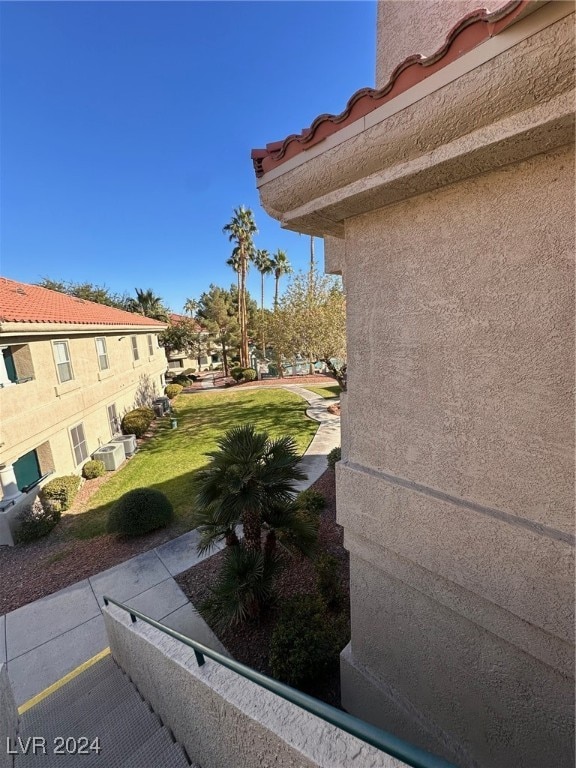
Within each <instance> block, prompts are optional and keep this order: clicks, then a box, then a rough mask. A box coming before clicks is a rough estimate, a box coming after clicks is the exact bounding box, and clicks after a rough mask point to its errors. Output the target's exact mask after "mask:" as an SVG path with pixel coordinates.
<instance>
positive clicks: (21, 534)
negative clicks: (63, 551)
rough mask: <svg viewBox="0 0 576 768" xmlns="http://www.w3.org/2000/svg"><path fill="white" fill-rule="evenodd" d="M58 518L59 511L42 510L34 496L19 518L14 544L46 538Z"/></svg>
mask: <svg viewBox="0 0 576 768" xmlns="http://www.w3.org/2000/svg"><path fill="white" fill-rule="evenodd" d="M60 517H61V513H60V512H59V511H55V510H52V511H51V510H46V509H44V507H43V506H42V502H41V501H40V499H39V497H38V496H36V498H35V499H34V501H33V502H32V504H31V505H30V506H29V507H26V509H25V510H24V511H23V512H21V514H20V516H19V520H18V522H19V528H18V529H17V531H16V543H17V544H24V543H26V542H28V541H36V539H40V538H42V536H47V535H48V534H49V533H50V531H51V530H52V528H54V526H55V525H56V524H57V523H58V521H59V520H60Z"/></svg>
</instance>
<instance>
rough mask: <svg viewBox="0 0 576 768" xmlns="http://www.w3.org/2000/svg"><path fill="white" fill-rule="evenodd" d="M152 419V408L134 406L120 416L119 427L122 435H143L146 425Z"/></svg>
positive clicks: (148, 424) (150, 422)
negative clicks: (131, 409)
mask: <svg viewBox="0 0 576 768" xmlns="http://www.w3.org/2000/svg"><path fill="white" fill-rule="evenodd" d="M153 421H154V411H153V410H152V408H135V409H134V410H133V411H128V413H127V414H125V415H124V417H123V418H122V422H121V423H120V428H121V430H122V434H124V435H136V437H143V436H144V435H145V434H146V432H147V431H148V427H149V426H150V424H152V422H153Z"/></svg>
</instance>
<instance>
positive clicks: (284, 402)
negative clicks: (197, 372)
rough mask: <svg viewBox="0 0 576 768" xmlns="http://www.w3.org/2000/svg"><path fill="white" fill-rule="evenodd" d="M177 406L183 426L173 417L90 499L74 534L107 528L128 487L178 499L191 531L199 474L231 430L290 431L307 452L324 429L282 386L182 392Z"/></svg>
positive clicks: (182, 520)
mask: <svg viewBox="0 0 576 768" xmlns="http://www.w3.org/2000/svg"><path fill="white" fill-rule="evenodd" d="M173 405H174V407H175V409H176V411H177V418H178V429H176V430H172V429H171V428H170V419H168V418H166V419H163V420H162V421H161V422H160V425H159V429H158V431H157V432H156V434H155V435H154V437H152V438H151V439H150V440H148V441H147V442H146V443H145V444H144V445H143V446H142V447H141V448H140V450H139V451H138V453H137V454H136V455H135V456H134V458H132V459H130V461H129V462H128V463H127V464H126V466H125V467H123V468H122V469H121V470H119V471H118V472H117V473H116V474H114V475H113V476H112V477H111V478H110V480H109V481H108V482H106V483H104V485H102V486H101V487H100V488H99V489H98V491H97V492H96V493H95V494H94V496H93V497H92V498H91V499H90V502H89V503H90V509H88V510H87V511H85V512H82V513H79V514H77V515H75V516H73V520H72V522H71V528H70V533H71V535H72V536H74V537H76V538H79V539H89V538H92V537H94V536H99V535H101V534H103V533H105V531H106V520H107V518H108V511H109V509H110V506H111V505H112V504H113V503H114V502H115V501H116V500H117V499H119V498H120V497H121V496H122V495H123V494H125V493H126V492H127V491H130V490H132V489H133V488H141V487H143V486H146V487H151V488H156V489H158V490H159V491H162V493H165V494H166V496H168V498H169V499H170V501H171V502H172V505H173V507H174V513H175V523H174V526H175V528H176V531H177V532H178V533H180V532H184V531H186V530H189V529H190V525H191V514H192V504H191V497H192V494H193V480H194V473H195V472H196V471H197V470H198V469H200V468H201V467H203V466H205V465H206V463H207V459H206V455H205V454H206V453H207V452H208V451H211V450H213V449H214V448H215V447H216V440H217V438H218V437H220V436H221V435H222V434H223V433H224V432H225V431H226V430H228V429H230V428H231V427H234V426H239V425H241V424H247V423H248V424H254V425H255V426H256V428H257V429H258V430H260V431H265V432H268V434H269V435H270V436H271V437H282V436H284V435H290V436H291V437H293V438H294V440H295V441H296V445H297V447H298V450H299V451H300V453H304V451H305V450H306V448H307V447H308V444H309V443H310V440H311V439H312V438H313V437H314V434H315V432H316V430H317V428H318V425H317V424H316V422H313V421H311V420H310V419H308V418H307V417H306V415H305V410H306V408H307V407H308V405H307V403H306V402H305V401H304V400H303V399H302V398H301V397H298V395H295V394H293V393H291V392H286V391H285V390H280V389H271V390H252V391H247V390H244V391H243V392H224V393H206V394H204V393H203V394H188V395H179V396H178V397H177V398H176V399H175V400H174V401H173Z"/></svg>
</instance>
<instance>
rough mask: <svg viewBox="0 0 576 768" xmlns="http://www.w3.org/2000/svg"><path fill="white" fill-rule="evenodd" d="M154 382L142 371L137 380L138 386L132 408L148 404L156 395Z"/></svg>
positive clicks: (156, 390)
mask: <svg viewBox="0 0 576 768" xmlns="http://www.w3.org/2000/svg"><path fill="white" fill-rule="evenodd" d="M159 394H161V393H159V392H158V389H157V387H156V382H154V381H152V379H151V378H150V376H149V375H148V374H147V373H143V374H142V375H141V376H140V378H139V380H138V388H137V389H136V394H135V395H134V408H142V407H143V406H150V405H151V404H152V400H154V398H155V397H158V395H159Z"/></svg>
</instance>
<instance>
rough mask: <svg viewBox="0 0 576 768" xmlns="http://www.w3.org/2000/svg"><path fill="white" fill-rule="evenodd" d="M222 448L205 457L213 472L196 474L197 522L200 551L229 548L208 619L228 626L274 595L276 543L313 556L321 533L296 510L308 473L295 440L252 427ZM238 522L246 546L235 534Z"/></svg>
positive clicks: (239, 430)
mask: <svg viewBox="0 0 576 768" xmlns="http://www.w3.org/2000/svg"><path fill="white" fill-rule="evenodd" d="M217 445H218V449H217V450H215V451H211V452H210V453H208V454H207V455H208V456H209V457H210V461H209V464H208V466H207V467H206V468H205V469H203V470H201V471H200V472H198V474H197V480H196V483H197V484H196V499H195V502H196V503H195V507H196V512H195V520H194V524H195V526H198V528H199V531H200V534H201V538H200V542H199V544H198V551H199V552H205V551H207V550H209V549H210V548H211V547H213V546H214V545H215V544H216V543H218V542H219V541H222V540H225V541H226V544H227V545H228V547H227V550H226V553H227V554H226V559H225V562H224V566H223V570H222V572H221V574H220V580H219V582H218V583H217V585H216V586H215V588H214V589H213V590H212V597H211V598H210V600H209V604H208V605H206V615H208V614H209V615H210V616H211V618H212V619H213V620H215V621H216V622H217V623H219V624H221V625H229V624H231V623H234V622H236V621H239V620H242V619H245V618H255V617H257V616H258V615H259V613H260V609H261V607H262V606H263V605H264V604H265V603H266V601H267V600H268V598H269V597H270V596H271V592H272V586H273V579H274V576H275V574H276V572H277V571H278V568H279V565H280V559H279V557H278V554H277V552H276V541H277V538H278V539H279V540H280V541H281V542H282V543H285V545H287V546H290V545H292V546H293V547H295V548H297V549H298V550H299V551H301V552H303V553H305V554H310V553H311V552H312V551H313V545H314V542H315V537H316V527H315V525H314V523H313V522H312V521H311V520H310V519H307V518H306V517H305V516H303V515H302V514H301V513H299V511H298V510H297V509H296V506H295V504H294V497H295V492H296V489H295V486H294V483H295V482H296V481H297V480H302V479H304V478H305V477H306V475H305V474H304V472H302V470H301V469H299V467H298V463H299V461H300V457H299V455H298V452H297V450H296V444H295V442H294V440H293V439H292V438H291V437H282V438H279V439H276V440H272V439H271V438H270V437H269V436H268V435H267V434H266V433H265V432H257V431H256V429H255V427H254V426H253V425H252V424H247V425H244V426H241V427H235V428H233V429H231V430H229V431H228V432H226V434H225V435H223V437H221V438H220V439H219V440H218V443H217ZM240 523H242V525H243V526H244V542H243V543H242V544H240V543H239V541H238V539H237V537H236V533H235V529H236V526H237V525H238V524H240ZM263 531H266V537H265V541H264V542H263V541H262V532H263Z"/></svg>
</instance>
